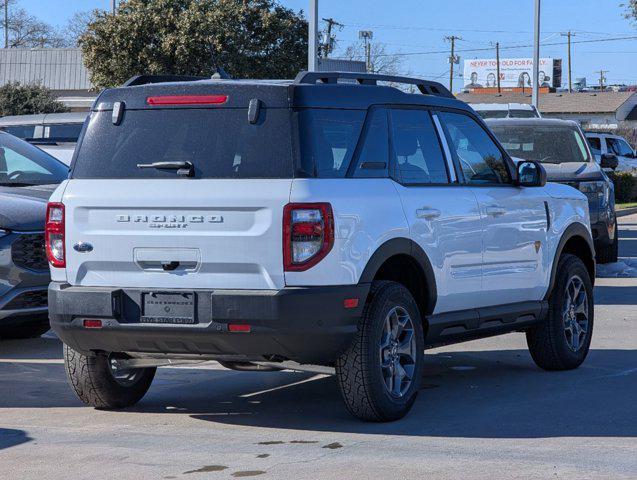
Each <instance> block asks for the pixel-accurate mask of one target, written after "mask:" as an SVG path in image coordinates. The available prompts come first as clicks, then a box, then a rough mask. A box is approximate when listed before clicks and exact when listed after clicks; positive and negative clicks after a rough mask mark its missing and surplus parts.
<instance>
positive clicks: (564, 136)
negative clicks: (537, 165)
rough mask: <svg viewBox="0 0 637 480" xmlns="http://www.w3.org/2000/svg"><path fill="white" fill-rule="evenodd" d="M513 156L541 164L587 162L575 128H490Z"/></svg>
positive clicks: (585, 150) (586, 155) (533, 126)
mask: <svg viewBox="0 0 637 480" xmlns="http://www.w3.org/2000/svg"><path fill="white" fill-rule="evenodd" d="M490 127H491V130H493V133H495V135H496V137H498V139H499V140H500V143H502V146H503V147H504V148H505V149H506V151H507V152H509V155H511V156H512V157H517V158H522V159H524V160H535V161H538V162H544V163H568V162H588V161H590V155H589V154H588V149H587V148H586V143H585V142H586V140H584V138H583V137H582V134H581V133H580V131H579V130H578V129H577V128H575V127H570V126H569V127H559V126H554V125H551V126H548V125H545V126H541V125H490Z"/></svg>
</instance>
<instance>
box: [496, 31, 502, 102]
mask: <svg viewBox="0 0 637 480" xmlns="http://www.w3.org/2000/svg"><path fill="white" fill-rule="evenodd" d="M495 61H496V74H497V76H498V77H497V80H498V93H502V89H501V88H500V42H496V43H495Z"/></svg>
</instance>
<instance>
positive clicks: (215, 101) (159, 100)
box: [146, 95, 228, 105]
mask: <svg viewBox="0 0 637 480" xmlns="http://www.w3.org/2000/svg"><path fill="white" fill-rule="evenodd" d="M226 101H228V95H160V96H157V97H148V98H147V99H146V103H147V104H148V105H220V104H222V103H226Z"/></svg>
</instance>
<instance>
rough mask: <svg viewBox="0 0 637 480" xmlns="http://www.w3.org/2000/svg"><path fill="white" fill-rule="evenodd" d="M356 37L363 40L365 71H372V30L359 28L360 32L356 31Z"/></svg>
mask: <svg viewBox="0 0 637 480" xmlns="http://www.w3.org/2000/svg"><path fill="white" fill-rule="evenodd" d="M358 38H360V39H362V40H363V41H364V42H365V70H366V71H367V72H372V43H371V40H372V38H374V32H372V31H371V30H361V31H360V32H358ZM372 73H373V72H372Z"/></svg>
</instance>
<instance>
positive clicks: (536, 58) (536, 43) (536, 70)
mask: <svg viewBox="0 0 637 480" xmlns="http://www.w3.org/2000/svg"><path fill="white" fill-rule="evenodd" d="M533 30H534V39H533V81H532V87H533V94H532V95H531V103H532V105H533V106H534V107H535V108H538V100H539V98H538V97H539V94H540V88H539V87H540V85H539V80H540V0H535V27H534V29H533Z"/></svg>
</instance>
